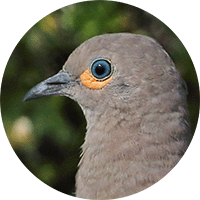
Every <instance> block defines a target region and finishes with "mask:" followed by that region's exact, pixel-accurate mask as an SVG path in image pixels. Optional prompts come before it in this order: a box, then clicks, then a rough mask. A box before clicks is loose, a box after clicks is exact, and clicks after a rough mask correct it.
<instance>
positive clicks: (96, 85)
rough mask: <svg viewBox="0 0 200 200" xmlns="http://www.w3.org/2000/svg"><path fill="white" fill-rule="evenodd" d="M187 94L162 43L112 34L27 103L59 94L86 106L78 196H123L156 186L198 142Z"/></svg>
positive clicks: (78, 53)
mask: <svg viewBox="0 0 200 200" xmlns="http://www.w3.org/2000/svg"><path fill="white" fill-rule="evenodd" d="M187 94H188V91H187V86H186V83H185V82H184V80H183V79H182V77H181V76H180V73H179V71H178V69H177V68H176V66H175V64H174V62H173V61H172V59H171V58H170V56H169V55H168V53H167V52H166V51H165V50H164V49H163V47H162V46H161V45H160V44H159V43H158V42H157V41H156V40H155V39H153V38H151V37H149V36H145V35H140V34H133V33H110V34H103V35H98V36H94V37H92V38H90V39H88V40H86V41H85V42H83V43H82V44H81V45H80V46H79V47H77V48H76V49H75V50H74V51H73V52H72V53H71V54H70V56H69V57H68V59H67V61H66V62H65V64H64V65H63V68H62V70H60V71H59V72H58V73H57V74H55V75H53V76H52V77H50V78H47V79H46V80H44V81H42V82H41V83H39V84H37V85H36V86H35V87H33V88H32V89H31V90H30V91H29V92H28V93H27V94H26V95H25V97H24V99H23V100H24V101H27V100H32V99H36V98H40V97H44V96H51V95H54V96H66V97H69V98H71V99H73V100H74V101H76V102H77V103H78V104H79V106H80V107H81V109H82V110H83V113H84V116H85V118H86V121H87V127H86V135H85V140H84V143H83V145H82V146H81V149H82V153H81V156H80V157H81V158H80V162H79V164H78V171H77V174H76V196H77V197H80V198H85V199H115V198H120V197H125V196H129V195H132V194H135V193H138V192H140V191H142V190H144V189H146V188H148V187H150V186H151V185H153V184H155V183H156V182H158V181H159V180H160V179H162V178H163V177H164V176H165V175H166V174H168V173H169V172H170V171H171V170H172V169H173V168H174V166H175V165H176V164H177V163H178V162H179V160H180V159H181V158H182V156H183V155H184V153H185V151H186V149H187V148H188V146H189V144H190V141H191V130H190V121H189V112H188V108H187Z"/></svg>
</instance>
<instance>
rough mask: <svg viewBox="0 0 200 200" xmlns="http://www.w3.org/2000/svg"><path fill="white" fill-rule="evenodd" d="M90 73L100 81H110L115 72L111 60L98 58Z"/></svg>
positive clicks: (93, 63)
mask: <svg viewBox="0 0 200 200" xmlns="http://www.w3.org/2000/svg"><path fill="white" fill-rule="evenodd" d="M90 72H91V73H92V75H93V76H94V77H95V78H96V79H97V80H99V81H103V80H106V79H108V78H109V77H110V76H111V75H112V72H113V66H112V63H111V61H110V60H109V59H105V58H97V59H95V60H93V62H92V63H91V65H90Z"/></svg>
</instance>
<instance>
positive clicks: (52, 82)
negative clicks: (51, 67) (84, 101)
mask: <svg viewBox="0 0 200 200" xmlns="http://www.w3.org/2000/svg"><path fill="white" fill-rule="evenodd" d="M71 82H72V80H71V78H70V75H69V74H68V73H66V72H59V73H58V74H56V75H54V76H52V77H50V78H48V79H46V80H44V81H42V82H41V83H39V84H37V85H36V86H35V87H33V88H32V89H31V90H29V92H28V93H27V94H26V95H25V97H24V99H23V101H28V100H32V99H37V98H40V97H43V96H51V95H54V96H59V95H62V89H64V88H66V87H68V86H69V85H70V84H69V83H71Z"/></svg>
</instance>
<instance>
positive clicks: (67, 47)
mask: <svg viewBox="0 0 200 200" xmlns="http://www.w3.org/2000/svg"><path fill="white" fill-rule="evenodd" d="M117 32H131V33H137V34H144V35H148V36H151V37H153V38H155V39H156V40H157V41H159V43H160V44H161V45H162V46H163V47H164V49H165V50H166V51H167V52H168V53H169V55H170V56H171V58H172V59H173V61H174V62H175V64H176V66H177V68H178V70H179V72H180V74H181V76H182V77H183V78H184V79H185V81H186V83H187V86H188V91H189V95H188V107H189V111H190V119H191V124H192V130H193V132H194V130H195V127H196V123H197V119H198V114H199V87H198V81H197V76H196V73H195V70H194V66H193V64H192V61H191V59H190V57H189V55H188V53H187V51H186V49H185V48H184V46H183V44H182V43H181V42H180V40H179V39H178V38H177V36H176V35H174V33H173V32H172V31H171V30H170V29H169V28H168V27H166V26H165V25H164V24H163V23H162V22H161V21H159V20H158V19H156V18H155V17H153V16H152V15H150V14H149V13H147V12H144V11H142V10H140V9H138V8H136V7H133V6H129V5H126V4H121V3H116V2H105V1H92V2H84V3H79V4H74V5H71V6H67V7H64V8H62V9H60V10H57V11H55V12H53V13H51V14H50V15H48V16H46V17H45V18H43V19H42V20H41V21H39V22H38V23H37V24H35V25H34V26H33V27H32V28H31V29H30V30H29V31H28V32H27V33H26V34H25V36H24V37H23V38H22V39H21V40H20V42H19V43H18V45H17V46H16V48H15V49H14V51H13V53H12V55H11V57H10V59H9V62H8V64H7V67H6V70H5V73H4V77H3V83H2V88H1V89H2V90H1V92H2V94H1V111H2V118H3V123H4V127H5V130H6V133H7V135H8V138H9V140H10V143H11V145H12V146H13V148H14V150H15V152H16V154H17V155H18V156H19V158H20V159H21V161H22V162H23V163H24V164H25V165H26V167H27V168H28V169H29V170H30V171H31V172H32V173H33V174H35V175H36V176H37V177H38V178H39V179H41V180H42V181H43V182H45V183H47V184H48V185H50V186H52V187H53V188H55V189H57V190H60V191H62V192H64V193H67V194H71V195H73V193H74V183H75V174H76V171H77V164H78V162H79V154H80V146H81V144H82V143H83V139H84V133H85V126H86V122H85V119H84V116H83V114H82V111H81V109H80V108H79V106H78V105H77V104H76V103H75V102H73V101H72V100H70V99H68V98H65V97H45V98H42V99H38V100H35V101H30V102H22V99H23V97H24V95H25V94H26V93H27V92H28V90H29V89H30V88H31V87H33V86H34V85H35V84H37V83H38V82H40V81H42V80H44V79H46V78H47V77H49V76H51V75H53V74H55V73H57V72H58V71H59V70H60V69H61V68H62V65H63V64H64V62H65V61H66V59H67V57H68V56H69V55H70V53H71V52H72V51H73V50H74V49H75V48H76V47H77V46H79V45H80V44H81V43H82V42H84V41H85V40H87V39H89V38H91V37H93V36H95V35H100V34H105V33H117Z"/></svg>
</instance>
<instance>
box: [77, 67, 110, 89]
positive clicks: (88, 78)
mask: <svg viewBox="0 0 200 200" xmlns="http://www.w3.org/2000/svg"><path fill="white" fill-rule="evenodd" d="M80 79H81V81H82V83H83V85H84V86H85V87H87V88H90V89H93V90H99V89H101V88H103V87H104V86H105V85H107V84H108V83H109V82H110V81H111V80H112V77H110V78H108V79H106V80H103V81H100V80H97V79H95V77H94V76H93V75H92V74H91V73H90V71H89V70H88V69H86V70H85V71H84V72H83V73H82V74H81V75H80Z"/></svg>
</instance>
